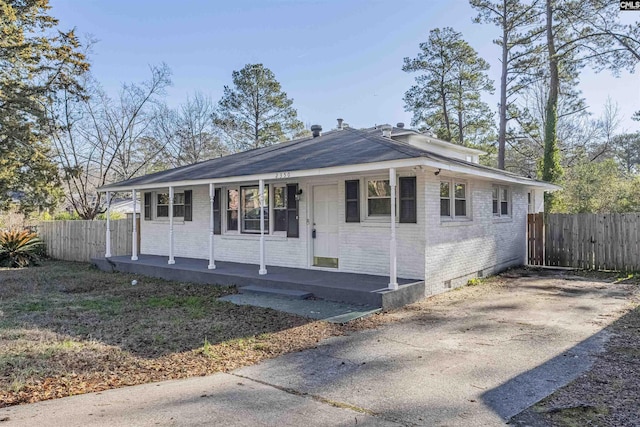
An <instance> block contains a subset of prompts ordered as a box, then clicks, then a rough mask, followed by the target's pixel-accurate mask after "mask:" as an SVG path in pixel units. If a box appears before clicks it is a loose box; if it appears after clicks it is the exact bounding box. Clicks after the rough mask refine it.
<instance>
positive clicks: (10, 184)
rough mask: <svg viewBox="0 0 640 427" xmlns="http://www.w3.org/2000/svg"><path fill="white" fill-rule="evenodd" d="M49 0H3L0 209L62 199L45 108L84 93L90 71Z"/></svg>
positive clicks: (41, 205)
mask: <svg viewBox="0 0 640 427" xmlns="http://www.w3.org/2000/svg"><path fill="white" fill-rule="evenodd" d="M49 8H50V7H49V4H48V0H0V34H2V37H0V209H7V208H9V207H10V206H11V204H12V202H13V201H14V200H17V201H19V202H20V207H21V209H22V211H24V212H29V211H32V210H35V209H43V208H49V207H51V206H53V205H55V203H56V202H57V198H58V197H59V196H60V194H61V193H60V187H59V179H58V174H57V168H56V166H55V164H54V162H53V161H52V158H51V149H50V145H49V131H50V127H49V126H48V125H47V121H46V114H45V106H46V105H47V104H48V103H49V102H50V101H51V99H52V98H53V97H54V96H55V93H56V92H57V91H58V90H59V89H60V88H63V87H64V88H68V89H69V90H73V91H76V92H80V91H81V89H82V88H81V87H80V86H79V85H78V84H77V80H76V77H77V76H78V75H80V74H82V73H84V72H85V71H86V70H87V69H88V64H87V62H86V61H85V58H84V56H83V55H82V54H81V53H80V52H79V47H80V44H79V42H78V39H77V38H76V36H75V34H74V32H73V31H68V32H62V31H57V30H56V29H55V28H56V25H57V21H56V19H55V18H53V17H51V16H49V15H48V14H47V12H48V10H49Z"/></svg>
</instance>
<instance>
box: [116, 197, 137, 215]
mask: <svg viewBox="0 0 640 427" xmlns="http://www.w3.org/2000/svg"><path fill="white" fill-rule="evenodd" d="M111 211H115V212H121V213H124V214H127V213H133V200H131V198H127V199H115V198H114V199H112V200H111Z"/></svg>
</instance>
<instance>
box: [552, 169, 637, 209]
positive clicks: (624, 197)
mask: <svg viewBox="0 0 640 427" xmlns="http://www.w3.org/2000/svg"><path fill="white" fill-rule="evenodd" d="M561 184H562V187H563V189H562V191H560V192H558V194H557V195H556V196H555V197H554V199H553V205H552V207H551V211H553V212H565V213H585V212H593V213H607V212H638V211H640V176H635V177H632V178H631V179H627V178H625V177H624V176H623V175H622V174H621V173H620V169H619V166H618V164H617V163H616V162H615V160H613V159H607V160H604V161H600V162H590V161H588V160H585V161H582V162H580V163H578V164H576V165H573V166H572V167H571V168H567V170H566V173H565V175H564V177H563V180H562V182H561Z"/></svg>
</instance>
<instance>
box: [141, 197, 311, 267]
mask: <svg viewBox="0 0 640 427" xmlns="http://www.w3.org/2000/svg"><path fill="white" fill-rule="evenodd" d="M185 189H188V188H176V190H175V191H176V192H178V191H183V190H185ZM191 189H192V190H193V220H192V221H175V222H174V255H175V256H176V257H186V258H201V259H208V258H209V215H210V208H209V187H208V186H197V187H193V188H191ZM160 191H163V190H160ZM164 191H166V190H164ZM222 197H225V196H224V193H223V196H222ZM222 214H223V215H225V212H224V211H223V213H222ZM300 217H301V218H305V217H306V203H305V202H304V201H301V203H300ZM300 225H301V227H300V233H301V234H300V238H290V239H288V238H286V237H285V236H275V235H274V236H267V237H266V238H265V253H266V255H265V257H266V263H267V266H268V265H279V266H284V267H302V268H306V266H307V258H306V253H307V249H306V247H307V240H306V236H307V235H306V233H304V227H305V223H304V220H301V222H300ZM140 228H141V233H140V235H141V242H140V246H141V253H143V254H149V255H162V256H168V253H169V249H168V247H169V222H168V221H167V220H163V221H145V220H144V219H143V220H142V221H140ZM214 248H215V259H216V260H220V261H233V262H243V263H249V264H260V241H259V237H258V236H255V235H244V234H242V235H224V234H223V235H215V236H214Z"/></svg>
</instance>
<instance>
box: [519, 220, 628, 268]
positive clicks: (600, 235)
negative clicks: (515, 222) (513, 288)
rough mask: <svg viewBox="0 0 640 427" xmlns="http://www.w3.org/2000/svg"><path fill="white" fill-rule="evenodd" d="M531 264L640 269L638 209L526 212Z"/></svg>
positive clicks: (528, 250)
mask: <svg viewBox="0 0 640 427" xmlns="http://www.w3.org/2000/svg"><path fill="white" fill-rule="evenodd" d="M527 257H528V258H527V261H528V263H529V264H530V265H549V266H559V267H574V268H583V269H588V270H617V271H640V213H624V214H618V213H613V214H588V213H584V214H547V215H544V214H542V213H540V214H529V215H528V219H527Z"/></svg>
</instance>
